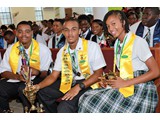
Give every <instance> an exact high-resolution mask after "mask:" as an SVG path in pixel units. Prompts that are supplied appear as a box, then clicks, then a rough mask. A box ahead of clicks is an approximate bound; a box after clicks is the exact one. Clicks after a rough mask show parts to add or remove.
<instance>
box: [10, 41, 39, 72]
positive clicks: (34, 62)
mask: <svg viewBox="0 0 160 120" xmlns="http://www.w3.org/2000/svg"><path fill="white" fill-rule="evenodd" d="M19 45H20V43H19V41H18V42H16V43H15V44H14V45H13V46H12V49H11V52H10V56H9V64H10V66H11V69H12V72H13V73H14V74H16V72H17V69H18V62H19V59H20V54H19V49H18V46H19ZM31 46H33V47H31ZM29 50H30V51H29V52H30V59H29V65H30V66H31V67H33V68H35V69H37V70H40V56H39V51H40V48H39V43H38V42H37V41H36V40H34V39H32V43H31V45H30V47H29Z"/></svg>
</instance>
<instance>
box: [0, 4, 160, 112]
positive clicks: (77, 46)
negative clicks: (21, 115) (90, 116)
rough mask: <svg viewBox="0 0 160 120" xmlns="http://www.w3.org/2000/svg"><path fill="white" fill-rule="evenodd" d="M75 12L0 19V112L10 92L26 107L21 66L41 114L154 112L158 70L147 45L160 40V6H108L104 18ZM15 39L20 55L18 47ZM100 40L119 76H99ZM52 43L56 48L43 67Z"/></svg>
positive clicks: (5, 109)
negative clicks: (110, 52)
mask: <svg viewBox="0 0 160 120" xmlns="http://www.w3.org/2000/svg"><path fill="white" fill-rule="evenodd" d="M76 16H77V17H76V18H75V17H71V18H68V17H67V18H66V19H60V18H56V19H54V20H52V19H50V20H43V21H42V22H41V25H38V24H36V23H35V22H31V21H21V22H19V23H18V25H17V27H15V26H14V25H9V26H8V27H6V26H5V25H2V26H1V36H0V48H1V49H6V52H5V53H4V56H3V59H2V60H1V61H0V77H1V80H0V112H11V110H10V107H9V100H10V99H11V98H14V97H15V96H19V98H20V100H21V102H22V104H23V108H24V109H25V107H26V106H27V107H28V108H30V107H31V104H30V102H29V101H28V100H27V98H26V97H25V96H24V94H23V89H24V88H25V81H26V79H25V77H24V75H23V72H24V71H25V70H27V68H28V67H29V68H30V69H32V72H31V80H32V81H33V86H32V87H33V89H34V90H35V91H38V92H37V101H38V102H39V103H41V104H43V106H44V108H43V109H44V111H45V112H47V113H57V112H58V113H76V112H82V113H88V112H89V113H95V112H97V113H127V112H130V113H131V112H134V113H137V112H138V113H148V112H150V113H153V112H155V109H156V106H157V103H158V94H157V90H156V86H155V85H154V82H153V79H155V78H157V77H159V76H160V70H159V68H158V65H157V63H156V61H155V59H154V57H153V55H152V53H151V51H150V49H149V47H154V46H156V45H158V44H159V42H160V19H159V18H160V10H159V8H158V7H146V8H130V9H123V10H111V11H109V12H107V13H106V15H105V16H104V19H103V20H100V19H94V16H93V15H85V14H82V15H78V14H76ZM21 45H22V46H23V47H24V53H23V54H24V56H22V55H21V54H19V51H20V50H21V49H20V46H21ZM104 47H114V69H113V72H116V71H118V72H119V76H117V77H116V78H115V79H112V80H106V81H105V82H104V81H103V82H102V81H99V77H101V76H102V74H103V68H105V67H107V64H108V63H106V62H105V59H104V56H103V54H102V51H101V48H104ZM52 48H58V49H60V50H59V52H58V53H57V57H56V60H55V61H54V67H53V72H52V73H51V74H48V69H49V66H50V64H51V63H52V62H53V60H52V58H51V51H50V49H52ZM24 57H25V60H26V62H25V63H24ZM106 79H107V78H106ZM104 84H105V85H104ZM106 84H107V86H109V87H106ZM58 98H61V100H60V101H59V102H58V103H57V101H56V100H57V99H58Z"/></svg>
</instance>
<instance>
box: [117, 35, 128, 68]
mask: <svg viewBox="0 0 160 120" xmlns="http://www.w3.org/2000/svg"><path fill="white" fill-rule="evenodd" d="M126 39H127V36H126V37H125V38H124V41H123V45H122V49H121V51H120V58H119V67H120V59H121V56H122V53H123V48H124V45H125V43H126ZM119 45H120V40H118V43H117V46H116V59H117V58H118V57H117V54H118V46H119Z"/></svg>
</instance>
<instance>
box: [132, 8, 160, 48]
mask: <svg viewBox="0 0 160 120" xmlns="http://www.w3.org/2000/svg"><path fill="white" fill-rule="evenodd" d="M130 30H131V31H132V32H134V33H135V34H136V35H138V36H140V37H142V38H144V39H146V41H147V42H148V44H149V46H150V47H154V46H155V45H156V44H157V43H159V42H160V19H159V8H158V7H146V8H144V10H143V15H142V21H140V22H137V23H135V24H133V25H132V26H131V27H130Z"/></svg>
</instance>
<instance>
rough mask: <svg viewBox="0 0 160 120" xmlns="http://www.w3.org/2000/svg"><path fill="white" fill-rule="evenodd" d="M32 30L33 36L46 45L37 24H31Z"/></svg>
mask: <svg viewBox="0 0 160 120" xmlns="http://www.w3.org/2000/svg"><path fill="white" fill-rule="evenodd" d="M32 30H33V38H34V39H35V40H36V41H37V42H40V43H43V44H44V45H47V43H46V41H45V40H44V38H43V36H42V31H40V29H39V26H38V25H37V24H33V25H32Z"/></svg>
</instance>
